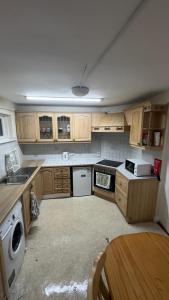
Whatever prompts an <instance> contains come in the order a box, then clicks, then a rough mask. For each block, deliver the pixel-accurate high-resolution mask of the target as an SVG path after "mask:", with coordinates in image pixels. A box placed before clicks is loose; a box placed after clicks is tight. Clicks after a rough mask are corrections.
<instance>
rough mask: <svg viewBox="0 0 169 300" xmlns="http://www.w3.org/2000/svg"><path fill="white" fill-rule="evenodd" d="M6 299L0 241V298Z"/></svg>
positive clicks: (0, 299)
mask: <svg viewBox="0 0 169 300" xmlns="http://www.w3.org/2000/svg"><path fill="white" fill-rule="evenodd" d="M5 299H6V292H5V282H4V263H3V252H2V245H1V242H0V300H5Z"/></svg>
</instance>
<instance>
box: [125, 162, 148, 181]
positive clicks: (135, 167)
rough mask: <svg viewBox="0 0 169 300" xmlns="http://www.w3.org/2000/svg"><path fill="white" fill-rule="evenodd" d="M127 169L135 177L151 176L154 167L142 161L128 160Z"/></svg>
mask: <svg viewBox="0 0 169 300" xmlns="http://www.w3.org/2000/svg"><path fill="white" fill-rule="evenodd" d="M125 168H126V170H128V171H129V172H131V173H133V174H134V175H135V176H138V177H139V176H150V175H151V169H152V166H151V164H150V163H148V162H146V161H144V160H140V159H126V161H125Z"/></svg>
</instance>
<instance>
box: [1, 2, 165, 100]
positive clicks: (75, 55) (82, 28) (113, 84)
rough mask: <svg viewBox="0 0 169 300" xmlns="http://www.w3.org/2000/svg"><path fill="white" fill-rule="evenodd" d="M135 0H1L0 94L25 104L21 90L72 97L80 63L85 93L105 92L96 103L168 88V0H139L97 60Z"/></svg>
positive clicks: (96, 95)
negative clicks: (120, 32)
mask: <svg viewBox="0 0 169 300" xmlns="http://www.w3.org/2000/svg"><path fill="white" fill-rule="evenodd" d="M139 2H140V1H139V0H127V1H126V0H106V1H105V0H85V1H84V0H60V1H59V0H29V1H28V0H15V1H11V0H5V1H1V7H0V95H1V96H3V97H7V98H9V99H11V100H12V101H14V102H16V103H27V102H28V101H26V100H25V97H24V96H25V95H29V96H53V97H56V96H60V97H71V96H72V93H71V87H72V86H74V85H77V84H79V81H80V78H81V74H82V70H83V68H84V66H85V64H88V69H87V73H86V80H85V81H84V84H86V85H87V86H88V87H89V88H90V93H89V95H88V96H89V97H103V98H105V100H104V101H103V102H102V103H101V104H99V105H113V104H123V103H127V102H130V101H132V100H134V99H138V98H139V97H142V96H145V95H148V94H153V93H156V92H159V91H163V90H167V89H169V31H168V29H169V1H168V0H160V1H159V0H149V1H144V3H143V5H142V6H141V7H140V9H139V11H138V12H137V14H136V15H135V16H134V17H133V18H132V20H131V22H130V23H129V24H128V26H127V27H126V29H125V30H124V31H123V32H122V34H121V35H120V37H119V38H118V39H117V40H116V43H115V44H114V46H113V47H111V48H110V49H109V51H107V52H106V53H105V55H104V56H103V57H102V59H101V60H100V61H99V63H97V64H96V62H97V60H98V59H99V57H100V55H102V53H103V52H104V50H105V49H106V48H107V47H108V45H109V44H110V43H111V41H112V40H113V38H114V37H115V35H116V34H117V32H118V31H119V30H120V29H121V28H122V26H123V25H124V23H125V22H126V21H127V19H128V17H129V16H130V15H131V13H132V12H133V10H134V9H135V8H136V7H137V5H138V4H139ZM95 64H96V66H95ZM31 104H32V103H31ZM52 104H53V103H52Z"/></svg>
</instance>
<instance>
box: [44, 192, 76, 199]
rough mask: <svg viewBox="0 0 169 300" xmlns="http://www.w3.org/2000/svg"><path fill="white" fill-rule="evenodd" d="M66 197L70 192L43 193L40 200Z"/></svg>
mask: <svg viewBox="0 0 169 300" xmlns="http://www.w3.org/2000/svg"><path fill="white" fill-rule="evenodd" d="M68 197H70V193H60V194H50V195H43V197H42V200H47V199H58V198H68Z"/></svg>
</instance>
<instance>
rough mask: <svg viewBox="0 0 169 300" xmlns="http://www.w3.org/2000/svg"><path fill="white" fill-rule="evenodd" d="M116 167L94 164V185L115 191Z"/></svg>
mask: <svg viewBox="0 0 169 300" xmlns="http://www.w3.org/2000/svg"><path fill="white" fill-rule="evenodd" d="M115 176H116V169H115V168H107V167H103V166H99V165H95V166H94V186H95V187H98V188H101V189H104V190H107V191H111V192H115Z"/></svg>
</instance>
